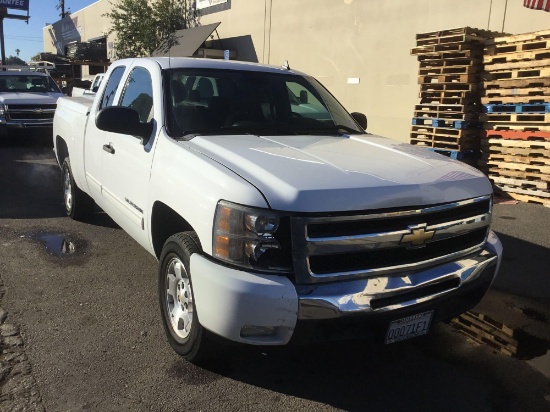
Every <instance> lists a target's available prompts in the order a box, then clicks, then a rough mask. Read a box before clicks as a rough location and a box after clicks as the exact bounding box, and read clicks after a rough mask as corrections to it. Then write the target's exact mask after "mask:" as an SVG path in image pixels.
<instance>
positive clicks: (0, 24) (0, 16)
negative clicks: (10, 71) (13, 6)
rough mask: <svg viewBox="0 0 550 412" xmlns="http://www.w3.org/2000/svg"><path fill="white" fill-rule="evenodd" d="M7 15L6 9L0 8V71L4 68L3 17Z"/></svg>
mask: <svg viewBox="0 0 550 412" xmlns="http://www.w3.org/2000/svg"><path fill="white" fill-rule="evenodd" d="M7 15H8V9H7V8H6V7H0V37H1V38H2V47H1V48H0V49H1V52H2V71H5V70H6V68H5V67H4V66H5V65H6V48H5V46H4V43H5V41H4V17H6V16H7Z"/></svg>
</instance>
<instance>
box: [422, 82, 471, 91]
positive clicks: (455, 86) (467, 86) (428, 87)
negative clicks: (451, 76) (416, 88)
mask: <svg viewBox="0 0 550 412" xmlns="http://www.w3.org/2000/svg"><path fill="white" fill-rule="evenodd" d="M478 87H479V86H478V84H477V83H475V84H472V83H423V84H422V85H421V86H420V90H421V91H423V92H429V91H440V92H443V91H468V92H474V91H476V90H477V89H478Z"/></svg>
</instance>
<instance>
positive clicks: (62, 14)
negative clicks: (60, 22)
mask: <svg viewBox="0 0 550 412" xmlns="http://www.w3.org/2000/svg"><path fill="white" fill-rule="evenodd" d="M57 8H58V9H61V14H60V16H61V19H64V18H65V0H59V6H57Z"/></svg>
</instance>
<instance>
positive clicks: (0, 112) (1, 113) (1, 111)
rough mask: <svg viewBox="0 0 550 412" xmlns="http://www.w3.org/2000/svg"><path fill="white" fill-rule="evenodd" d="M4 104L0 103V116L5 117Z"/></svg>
mask: <svg viewBox="0 0 550 412" xmlns="http://www.w3.org/2000/svg"><path fill="white" fill-rule="evenodd" d="M5 111H6V106H4V105H3V104H0V117H5Z"/></svg>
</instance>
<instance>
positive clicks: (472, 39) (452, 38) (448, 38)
mask: <svg viewBox="0 0 550 412" xmlns="http://www.w3.org/2000/svg"><path fill="white" fill-rule="evenodd" d="M484 41H485V38H483V37H481V36H476V35H473V34H464V33H463V34H447V35H444V36H433V37H423V38H420V39H419V38H417V39H416V45H417V46H418V47H422V46H432V45H434V46H437V45H442V44H449V43H452V44H454V43H479V44H483V43H484Z"/></svg>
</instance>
